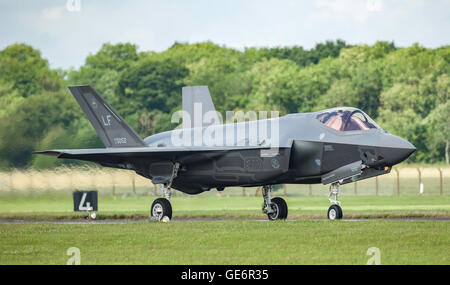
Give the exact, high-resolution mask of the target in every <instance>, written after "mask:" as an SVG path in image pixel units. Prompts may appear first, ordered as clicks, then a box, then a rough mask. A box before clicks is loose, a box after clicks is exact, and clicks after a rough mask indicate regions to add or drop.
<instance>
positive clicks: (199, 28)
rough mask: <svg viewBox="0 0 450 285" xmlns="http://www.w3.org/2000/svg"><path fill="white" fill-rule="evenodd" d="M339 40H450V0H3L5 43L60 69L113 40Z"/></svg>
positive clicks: (157, 47) (144, 46)
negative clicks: (21, 45)
mask: <svg viewBox="0 0 450 285" xmlns="http://www.w3.org/2000/svg"><path fill="white" fill-rule="evenodd" d="M78 4H80V5H78ZM338 38H339V39H343V40H345V41H346V42H347V43H351V44H361V43H366V44H373V43H374V42H375V41H377V40H385V41H394V42H395V44H396V45H398V46H409V45H411V44H413V43H415V42H418V43H420V44H421V45H423V46H425V47H438V46H442V45H448V44H449V43H450V0H435V1H430V0H395V1H394V0H393V1H388V0H341V1H328V0H318V1H314V2H313V1H300V0H286V1H282V0H275V1H268V0H267V1H266V0H221V1H217V0H160V1H149V0H142V1H141V0H137V1H123V0H122V1H120V0H117V1H114V0H108V1H106V0H105V1H101V0H40V1H34V0H28V1H26V0H9V1H7V0H0V48H2V49H3V48H4V47H6V46H8V45H10V44H13V43H17V42H25V43H28V44H31V45H32V46H33V47H36V48H38V49H40V50H41V52H42V54H43V56H44V57H45V58H47V59H48V60H49V62H50V65H51V66H52V67H62V68H68V67H75V68H77V67H79V66H80V65H82V64H83V63H84V60H85V58H86V56H87V55H88V54H89V53H95V52H96V51H98V49H99V48H100V47H101V45H102V43H105V42H110V43H117V42H131V43H135V44H137V45H138V46H139V50H140V51H144V50H154V51H162V50H165V49H167V48H168V47H170V46H171V45H172V44H173V43H174V42H175V41H178V42H189V43H194V42H200V41H207V40H210V41H212V42H214V43H217V44H221V45H226V46H229V47H235V48H239V49H243V48H244V47H249V46H259V47H261V46H270V47H273V46H291V45H301V46H303V47H305V48H308V49H309V48H311V47H313V46H314V45H315V43H317V42H324V41H325V40H335V39H338Z"/></svg>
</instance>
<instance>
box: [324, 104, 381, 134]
mask: <svg viewBox="0 0 450 285" xmlns="http://www.w3.org/2000/svg"><path fill="white" fill-rule="evenodd" d="M316 119H317V120H318V121H319V122H321V123H322V124H324V125H325V126H327V127H330V128H332V129H335V130H337V131H344V132H346V131H360V130H369V129H381V128H380V127H379V126H378V125H377V124H376V123H375V122H374V121H373V120H372V119H371V118H370V117H369V116H367V115H366V114H365V113H364V112H363V111H361V110H359V109H356V108H350V107H340V108H333V109H328V110H324V111H322V112H320V113H319V114H318V115H317V116H316Z"/></svg>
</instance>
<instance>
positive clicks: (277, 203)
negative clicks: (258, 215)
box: [267, 197, 288, 221]
mask: <svg viewBox="0 0 450 285" xmlns="http://www.w3.org/2000/svg"><path fill="white" fill-rule="evenodd" d="M271 201H272V203H273V204H274V207H275V213H270V214H267V217H268V218H269V220H271V221H275V220H285V219H286V218H287V216H288V206H287V204H286V201H284V199H283V198H280V197H275V198H273V199H272V200H271Z"/></svg>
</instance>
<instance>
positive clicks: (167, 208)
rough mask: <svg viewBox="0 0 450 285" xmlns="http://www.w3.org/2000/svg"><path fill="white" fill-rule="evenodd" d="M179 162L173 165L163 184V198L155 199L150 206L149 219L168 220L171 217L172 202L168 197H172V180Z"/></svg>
mask: <svg viewBox="0 0 450 285" xmlns="http://www.w3.org/2000/svg"><path fill="white" fill-rule="evenodd" d="M179 168H180V164H179V163H178V162H176V163H175V164H174V166H173V170H172V175H171V176H170V179H169V182H167V183H165V184H164V185H163V195H164V198H158V199H156V200H155V201H154V202H153V204H152V207H151V208H150V219H151V220H156V221H169V220H170V219H172V204H171V203H170V198H171V197H172V189H171V187H172V181H173V180H174V179H175V177H177V174H178V169H179Z"/></svg>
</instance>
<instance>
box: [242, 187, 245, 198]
mask: <svg viewBox="0 0 450 285" xmlns="http://www.w3.org/2000/svg"><path fill="white" fill-rule="evenodd" d="M242 197H245V188H244V187H242Z"/></svg>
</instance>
